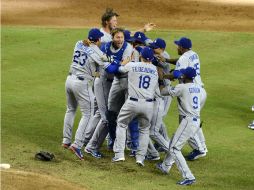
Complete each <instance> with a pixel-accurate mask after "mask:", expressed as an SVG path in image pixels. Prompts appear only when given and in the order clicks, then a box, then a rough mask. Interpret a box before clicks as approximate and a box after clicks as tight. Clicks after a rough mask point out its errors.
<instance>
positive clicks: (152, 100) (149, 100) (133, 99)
mask: <svg viewBox="0 0 254 190" xmlns="http://www.w3.org/2000/svg"><path fill="white" fill-rule="evenodd" d="M129 99H130V100H132V101H135V102H138V99H137V98H133V97H130V98H129ZM145 100H146V101H147V102H154V101H155V100H156V99H155V98H153V99H152V98H150V99H145Z"/></svg>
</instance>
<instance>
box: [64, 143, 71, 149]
mask: <svg viewBox="0 0 254 190" xmlns="http://www.w3.org/2000/svg"><path fill="white" fill-rule="evenodd" d="M70 146H71V143H68V144H65V143H63V144H62V147H63V148H65V149H68V148H69V147H70Z"/></svg>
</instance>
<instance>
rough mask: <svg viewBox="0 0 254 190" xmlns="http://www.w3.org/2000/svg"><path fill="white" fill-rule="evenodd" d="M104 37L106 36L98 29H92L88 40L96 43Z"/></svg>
mask: <svg viewBox="0 0 254 190" xmlns="http://www.w3.org/2000/svg"><path fill="white" fill-rule="evenodd" d="M102 36H104V34H103V33H102V32H101V31H100V30H99V29H98V28H92V29H91V30H90V31H89V33H88V39H89V40H91V41H96V40H98V39H100V38H101V37H102Z"/></svg>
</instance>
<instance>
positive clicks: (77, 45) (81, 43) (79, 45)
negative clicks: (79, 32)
mask: <svg viewBox="0 0 254 190" xmlns="http://www.w3.org/2000/svg"><path fill="white" fill-rule="evenodd" d="M83 46H84V43H83V41H82V40H79V41H77V42H76V44H75V48H78V49H82V48H83Z"/></svg>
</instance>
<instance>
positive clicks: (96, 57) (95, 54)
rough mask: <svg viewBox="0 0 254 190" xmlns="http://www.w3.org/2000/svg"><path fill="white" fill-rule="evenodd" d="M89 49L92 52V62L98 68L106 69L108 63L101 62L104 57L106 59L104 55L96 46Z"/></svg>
mask: <svg viewBox="0 0 254 190" xmlns="http://www.w3.org/2000/svg"><path fill="white" fill-rule="evenodd" d="M91 49H92V50H93V53H92V54H91V55H90V56H91V58H92V59H93V60H94V62H95V63H96V64H98V65H99V66H103V67H104V68H107V67H108V66H109V64H110V63H109V62H106V61H103V60H104V59H105V58H104V57H106V54H104V53H103V52H102V51H101V50H100V49H99V48H98V47H97V46H92V47H91Z"/></svg>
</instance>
